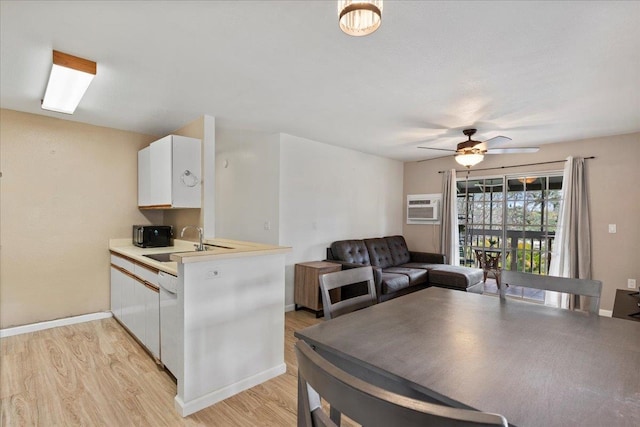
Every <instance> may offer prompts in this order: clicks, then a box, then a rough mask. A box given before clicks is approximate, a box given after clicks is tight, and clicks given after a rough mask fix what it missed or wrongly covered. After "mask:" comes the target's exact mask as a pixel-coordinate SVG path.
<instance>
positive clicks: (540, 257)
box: [457, 172, 562, 299]
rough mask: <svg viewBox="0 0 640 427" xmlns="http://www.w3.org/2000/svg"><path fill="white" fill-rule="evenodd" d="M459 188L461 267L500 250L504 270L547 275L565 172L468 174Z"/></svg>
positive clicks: (459, 181) (474, 264)
mask: <svg viewBox="0 0 640 427" xmlns="http://www.w3.org/2000/svg"><path fill="white" fill-rule="evenodd" d="M457 187H458V206H457V207H458V228H459V231H460V264H461V265H466V266H478V263H477V257H476V253H478V252H480V253H483V254H484V253H486V252H492V253H496V252H499V254H500V267H501V268H504V269H506V270H516V271H525V272H529V273H535V274H547V272H548V271H549V263H550V261H551V250H552V247H553V240H554V238H555V232H556V225H557V220H558V213H559V209H560V201H561V197H562V174H561V173H560V172H557V173H549V174H544V175H541V174H536V175H528V176H500V177H486V178H473V179H467V178H463V179H460V180H458V182H457ZM486 290H487V291H488V292H491V291H492V290H495V288H492V287H490V286H489V287H487V289H486ZM510 293H513V290H510ZM520 296H522V297H529V298H532V299H542V298H543V296H542V294H541V295H537V294H536V295H524V294H522V295H520Z"/></svg>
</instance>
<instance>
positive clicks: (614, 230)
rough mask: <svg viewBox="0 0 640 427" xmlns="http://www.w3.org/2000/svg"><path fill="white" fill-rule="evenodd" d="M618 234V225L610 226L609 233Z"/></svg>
mask: <svg viewBox="0 0 640 427" xmlns="http://www.w3.org/2000/svg"><path fill="white" fill-rule="evenodd" d="M615 232H616V225H615V224H609V233H611V234H614V233H615Z"/></svg>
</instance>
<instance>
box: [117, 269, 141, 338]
mask: <svg viewBox="0 0 640 427" xmlns="http://www.w3.org/2000/svg"><path fill="white" fill-rule="evenodd" d="M123 275H124V276H125V277H124V278H123V280H122V318H121V321H122V323H123V324H124V326H126V327H127V329H129V331H131V332H132V333H133V334H135V335H137V333H136V331H137V330H139V328H138V327H137V323H138V322H137V318H136V315H135V314H136V288H137V282H136V281H135V280H134V279H133V278H132V277H130V276H127V275H126V274H124V273H123Z"/></svg>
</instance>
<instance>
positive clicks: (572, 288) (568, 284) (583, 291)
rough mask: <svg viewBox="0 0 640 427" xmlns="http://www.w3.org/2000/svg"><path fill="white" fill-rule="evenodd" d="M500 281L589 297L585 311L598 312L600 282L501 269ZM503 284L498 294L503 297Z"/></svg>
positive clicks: (600, 290)
mask: <svg viewBox="0 0 640 427" xmlns="http://www.w3.org/2000/svg"><path fill="white" fill-rule="evenodd" d="M500 276H501V277H502V283H506V284H509V285H512V286H524V287H526V288H535V289H542V290H545V291H555V292H565V293H568V294H573V295H580V296H585V297H589V303H588V304H587V311H589V313H593V314H598V310H599V308H600V294H601V292H602V282H601V281H600V280H590V279H570V278H567V277H557V276H542V275H539V274H531V273H522V272H519V271H509V270H502V271H501V273H500ZM504 289H505V286H503V287H502V288H501V290H500V296H501V297H504Z"/></svg>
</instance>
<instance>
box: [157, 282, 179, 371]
mask: <svg viewBox="0 0 640 427" xmlns="http://www.w3.org/2000/svg"><path fill="white" fill-rule="evenodd" d="M158 285H160V360H161V361H162V363H163V364H164V366H165V367H166V368H167V369H168V370H169V371H171V373H172V374H173V375H174V376H175V377H177V376H178V375H179V372H178V294H177V287H178V278H177V277H176V276H173V275H171V274H169V273H165V272H164V271H160V272H159V273H158Z"/></svg>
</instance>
